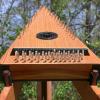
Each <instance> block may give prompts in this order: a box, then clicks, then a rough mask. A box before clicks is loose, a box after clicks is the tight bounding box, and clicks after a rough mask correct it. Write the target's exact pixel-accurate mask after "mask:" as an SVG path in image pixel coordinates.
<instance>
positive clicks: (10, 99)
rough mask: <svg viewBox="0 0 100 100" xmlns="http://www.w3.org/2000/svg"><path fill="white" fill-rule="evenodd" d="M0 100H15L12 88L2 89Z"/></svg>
mask: <svg viewBox="0 0 100 100" xmlns="http://www.w3.org/2000/svg"><path fill="white" fill-rule="evenodd" d="M0 100H15V95H14V89H13V86H8V87H4V88H3V90H2V92H1V94H0Z"/></svg>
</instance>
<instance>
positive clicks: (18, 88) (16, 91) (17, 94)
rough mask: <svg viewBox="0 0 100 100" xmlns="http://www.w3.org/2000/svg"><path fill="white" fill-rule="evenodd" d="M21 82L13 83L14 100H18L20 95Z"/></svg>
mask: <svg viewBox="0 0 100 100" xmlns="http://www.w3.org/2000/svg"><path fill="white" fill-rule="evenodd" d="M21 88H22V82H17V81H16V82H14V92H15V98H16V100H19V98H20V95H21V93H22V92H21Z"/></svg>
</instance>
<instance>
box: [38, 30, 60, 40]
mask: <svg viewBox="0 0 100 100" xmlns="http://www.w3.org/2000/svg"><path fill="white" fill-rule="evenodd" d="M36 37H37V38H38V39H42V40H52V39H56V38H57V37H58V35H57V34H56V33H54V32H40V33H38V34H37V35H36Z"/></svg>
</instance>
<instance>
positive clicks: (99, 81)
mask: <svg viewBox="0 0 100 100" xmlns="http://www.w3.org/2000/svg"><path fill="white" fill-rule="evenodd" d="M97 86H98V87H99V88H100V79H99V80H98V81H97Z"/></svg>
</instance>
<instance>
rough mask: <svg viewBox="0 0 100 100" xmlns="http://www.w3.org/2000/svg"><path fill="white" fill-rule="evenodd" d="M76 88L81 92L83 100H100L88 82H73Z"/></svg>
mask: <svg viewBox="0 0 100 100" xmlns="http://www.w3.org/2000/svg"><path fill="white" fill-rule="evenodd" d="M73 84H74V86H75V87H76V89H77V91H78V92H79V94H80V96H81V97H82V100H100V99H99V98H98V96H97V95H96V94H95V93H94V91H93V90H92V89H91V86H90V85H89V82H87V81H73Z"/></svg>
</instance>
